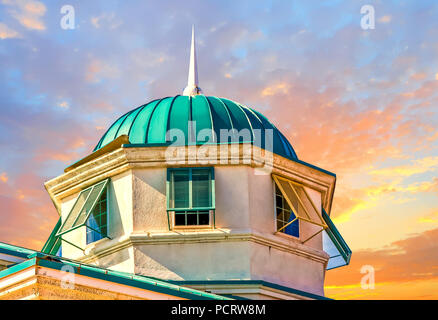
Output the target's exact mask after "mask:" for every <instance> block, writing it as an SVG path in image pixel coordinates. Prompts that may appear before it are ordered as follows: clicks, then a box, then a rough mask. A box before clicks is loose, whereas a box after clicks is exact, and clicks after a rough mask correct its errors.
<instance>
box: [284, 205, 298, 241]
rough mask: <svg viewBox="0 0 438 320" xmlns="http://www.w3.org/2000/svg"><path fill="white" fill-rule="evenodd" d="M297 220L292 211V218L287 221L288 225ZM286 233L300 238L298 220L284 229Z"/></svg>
mask: <svg viewBox="0 0 438 320" xmlns="http://www.w3.org/2000/svg"><path fill="white" fill-rule="evenodd" d="M295 218H296V216H295V214H294V213H293V211H290V217H289V218H288V219H287V220H286V221H287V222H286V223H289V222H290V221H292V220H293V219H295ZM284 233H286V234H289V235H291V236H294V237H297V238H298V237H299V236H300V222H299V221H298V219H296V220H295V221H294V222H292V223H291V224H290V225H288V226H287V227H286V228H284Z"/></svg>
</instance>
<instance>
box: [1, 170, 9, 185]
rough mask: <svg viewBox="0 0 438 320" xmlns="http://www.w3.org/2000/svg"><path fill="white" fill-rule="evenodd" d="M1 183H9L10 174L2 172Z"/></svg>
mask: <svg viewBox="0 0 438 320" xmlns="http://www.w3.org/2000/svg"><path fill="white" fill-rule="evenodd" d="M0 181H2V182H4V183H6V182H8V174H7V173H6V172H2V173H1V174H0Z"/></svg>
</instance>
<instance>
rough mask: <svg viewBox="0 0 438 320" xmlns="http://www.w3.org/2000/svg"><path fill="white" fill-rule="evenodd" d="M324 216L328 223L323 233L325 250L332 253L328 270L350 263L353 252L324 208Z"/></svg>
mask: <svg viewBox="0 0 438 320" xmlns="http://www.w3.org/2000/svg"><path fill="white" fill-rule="evenodd" d="M322 217H323V218H324V220H325V222H326V223H327V225H328V228H327V229H326V230H324V232H323V234H322V241H323V248H324V251H325V252H327V253H328V254H329V255H330V259H329V261H328V263H327V270H330V269H334V268H339V267H342V266H346V265H348V264H349V263H350V259H351V253H352V252H351V250H350V248H349V247H348V245H347V243H346V242H345V240H344V238H342V236H341V234H340V233H339V231H338V229H337V228H336V226H335V225H334V223H333V222H332V220H331V219H330V217H329V215H328V214H327V213H326V212H325V210H324V209H322Z"/></svg>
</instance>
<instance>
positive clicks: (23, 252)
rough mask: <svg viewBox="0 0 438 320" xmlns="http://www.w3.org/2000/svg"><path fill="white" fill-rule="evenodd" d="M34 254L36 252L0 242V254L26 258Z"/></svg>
mask: <svg viewBox="0 0 438 320" xmlns="http://www.w3.org/2000/svg"><path fill="white" fill-rule="evenodd" d="M35 252H37V251H35V250H31V249H26V248H23V247H19V246H14V245H12V244H8V243H4V242H0V253H4V254H8V255H10V256H15V257H20V258H27V257H28V256H29V255H30V254H33V253H35Z"/></svg>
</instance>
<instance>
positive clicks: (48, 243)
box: [41, 217, 62, 253]
mask: <svg viewBox="0 0 438 320" xmlns="http://www.w3.org/2000/svg"><path fill="white" fill-rule="evenodd" d="M61 225H62V219H61V217H59V219H58V222H57V223H56V225H55V227H54V228H53V230H52V232H51V233H50V236H49V238H48V239H47V241H46V243H45V244H44V246H43V248H42V249H41V252H43V253H50V252H51V251H52V249H53V246H54V244H55V243H56V240H57V238H58V237H56V234H57V233H58V230H59V228H60V227H61Z"/></svg>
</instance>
